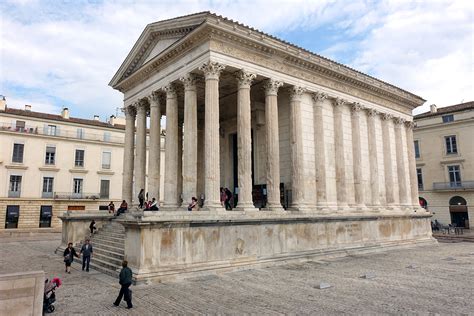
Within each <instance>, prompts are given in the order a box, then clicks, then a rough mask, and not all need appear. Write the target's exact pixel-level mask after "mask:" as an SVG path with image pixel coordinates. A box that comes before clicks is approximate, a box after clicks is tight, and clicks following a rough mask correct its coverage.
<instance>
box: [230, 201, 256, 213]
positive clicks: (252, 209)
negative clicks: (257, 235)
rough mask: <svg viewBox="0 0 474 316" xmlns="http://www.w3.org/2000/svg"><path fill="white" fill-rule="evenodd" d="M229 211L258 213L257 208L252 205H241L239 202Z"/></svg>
mask: <svg viewBox="0 0 474 316" xmlns="http://www.w3.org/2000/svg"><path fill="white" fill-rule="evenodd" d="M231 211H244V212H258V208H256V207H255V206H254V205H253V203H251V202H250V203H242V202H239V203H238V204H237V206H236V207H234V208H233V209H232V210H231Z"/></svg>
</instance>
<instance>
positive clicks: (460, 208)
mask: <svg viewBox="0 0 474 316" xmlns="http://www.w3.org/2000/svg"><path fill="white" fill-rule="evenodd" d="M449 214H450V215H451V224H453V225H454V226H455V227H464V228H469V214H468V210H467V202H466V200H465V199H464V198H463V197H461V196H454V197H452V198H451V199H450V200H449Z"/></svg>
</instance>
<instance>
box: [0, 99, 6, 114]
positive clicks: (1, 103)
mask: <svg viewBox="0 0 474 316" xmlns="http://www.w3.org/2000/svg"><path fill="white" fill-rule="evenodd" d="M6 109H7V99H6V98H5V96H4V95H0V111H2V112H5V110H6Z"/></svg>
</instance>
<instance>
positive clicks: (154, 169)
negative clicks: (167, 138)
mask: <svg viewBox="0 0 474 316" xmlns="http://www.w3.org/2000/svg"><path fill="white" fill-rule="evenodd" d="M148 102H149V103H150V144H149V146H148V197H149V198H150V199H152V198H155V199H156V200H157V201H160V158H161V103H162V102H163V101H161V95H160V94H159V93H158V91H154V92H153V93H152V94H151V95H150V96H149V97H148Z"/></svg>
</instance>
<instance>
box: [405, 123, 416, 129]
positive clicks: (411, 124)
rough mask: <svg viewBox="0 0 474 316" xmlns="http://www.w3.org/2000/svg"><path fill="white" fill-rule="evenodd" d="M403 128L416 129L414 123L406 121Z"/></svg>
mask: <svg viewBox="0 0 474 316" xmlns="http://www.w3.org/2000/svg"><path fill="white" fill-rule="evenodd" d="M405 126H406V128H408V129H414V128H415V127H416V123H415V122H413V121H406V122H405Z"/></svg>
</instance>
